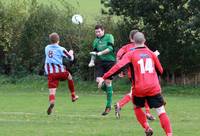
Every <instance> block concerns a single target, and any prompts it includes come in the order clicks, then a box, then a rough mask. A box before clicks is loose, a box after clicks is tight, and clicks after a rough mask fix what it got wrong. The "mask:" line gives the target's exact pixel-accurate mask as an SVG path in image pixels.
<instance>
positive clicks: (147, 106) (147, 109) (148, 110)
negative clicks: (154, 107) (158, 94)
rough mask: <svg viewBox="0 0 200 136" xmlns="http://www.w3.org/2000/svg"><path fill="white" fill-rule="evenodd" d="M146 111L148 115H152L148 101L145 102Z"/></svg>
mask: <svg viewBox="0 0 200 136" xmlns="http://www.w3.org/2000/svg"><path fill="white" fill-rule="evenodd" d="M145 111H146V113H149V114H150V108H149V105H148V103H147V101H145Z"/></svg>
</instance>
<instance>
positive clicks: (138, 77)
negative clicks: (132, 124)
mask: <svg viewBox="0 0 200 136" xmlns="http://www.w3.org/2000/svg"><path fill="white" fill-rule="evenodd" d="M134 40H135V46H136V48H135V50H134V51H131V52H128V53H127V54H125V55H124V57H123V58H122V59H121V60H120V61H119V62H118V63H117V64H115V65H114V66H113V67H112V68H111V69H110V70H109V71H108V72H107V73H105V74H104V76H103V77H102V78H99V84H98V87H101V85H102V83H103V82H104V80H105V79H107V78H109V77H111V76H113V75H114V74H116V73H117V72H118V71H119V70H120V69H121V68H123V67H124V66H126V65H127V64H128V65H129V64H130V65H131V73H132V76H131V77H132V78H133V80H132V81H133V82H132V88H134V89H133V90H132V97H133V103H134V105H135V107H134V111H135V115H136V118H137V120H138V122H139V123H140V124H141V126H142V127H143V128H144V130H145V134H146V136H151V135H153V129H152V128H151V127H150V126H149V124H148V122H147V119H146V116H145V113H144V112H143V110H142V107H144V104H145V101H147V103H148V105H149V106H150V108H155V110H156V112H157V114H158V116H159V119H160V124H161V126H162V128H163V129H164V131H165V133H166V136H172V128H171V123H170V120H169V117H168V116H167V114H166V111H165V107H164V105H165V102H164V99H163V97H162V95H161V87H160V83H159V79H158V74H162V73H163V68H162V66H161V64H160V61H159V59H158V58H157V56H156V55H155V54H154V53H153V52H152V51H150V50H149V49H148V48H146V47H145V45H144V42H145V37H144V35H143V33H141V32H137V33H136V34H135V35H134Z"/></svg>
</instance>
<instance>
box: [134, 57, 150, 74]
mask: <svg viewBox="0 0 200 136" xmlns="http://www.w3.org/2000/svg"><path fill="white" fill-rule="evenodd" d="M138 64H140V71H141V73H142V74H144V73H145V72H149V73H153V63H152V59H151V58H147V59H146V63H145V62H144V59H140V60H139V61H138Z"/></svg>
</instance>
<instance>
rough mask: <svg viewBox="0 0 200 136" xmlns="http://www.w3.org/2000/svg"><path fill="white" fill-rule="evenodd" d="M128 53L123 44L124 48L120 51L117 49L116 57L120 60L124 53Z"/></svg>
mask: <svg viewBox="0 0 200 136" xmlns="http://www.w3.org/2000/svg"><path fill="white" fill-rule="evenodd" d="M125 53H126V50H125V46H123V47H122V48H120V49H119V50H118V51H117V54H116V58H117V61H119V60H120V59H121V58H122V57H123V55H124V54H125Z"/></svg>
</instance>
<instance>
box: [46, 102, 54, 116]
mask: <svg viewBox="0 0 200 136" xmlns="http://www.w3.org/2000/svg"><path fill="white" fill-rule="evenodd" d="M53 107H54V104H50V106H49V108H48V109H47V114H48V115H50V114H51V113H52V109H53Z"/></svg>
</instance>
